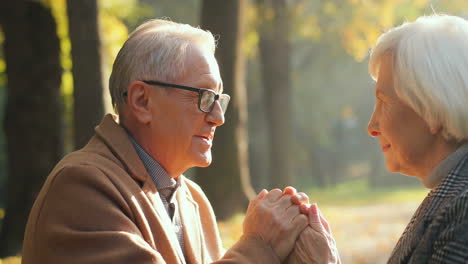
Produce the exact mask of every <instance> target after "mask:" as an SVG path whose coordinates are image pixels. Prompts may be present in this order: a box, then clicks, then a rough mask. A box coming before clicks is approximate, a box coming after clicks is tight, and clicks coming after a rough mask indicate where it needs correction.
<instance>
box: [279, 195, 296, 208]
mask: <svg viewBox="0 0 468 264" xmlns="http://www.w3.org/2000/svg"><path fill="white" fill-rule="evenodd" d="M291 205H294V204H293V203H292V202H291V195H283V196H281V198H279V200H278V201H277V202H276V203H275V206H277V207H278V208H279V209H284V210H286V208H288V207H290V206H291Z"/></svg>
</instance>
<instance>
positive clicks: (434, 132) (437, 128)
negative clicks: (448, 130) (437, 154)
mask: <svg viewBox="0 0 468 264" xmlns="http://www.w3.org/2000/svg"><path fill="white" fill-rule="evenodd" d="M441 130H442V126H441V125H436V126H434V127H432V128H431V134H432V135H437V134H438V133H439V132H440V131H441Z"/></svg>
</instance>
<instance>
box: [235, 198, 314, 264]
mask: <svg viewBox="0 0 468 264" xmlns="http://www.w3.org/2000/svg"><path fill="white" fill-rule="evenodd" d="M302 199H303V198H302ZM307 224H308V220H307V217H306V216H305V215H303V214H301V213H300V210H299V206H298V205H296V204H293V203H292V202H291V195H290V194H285V195H283V192H282V191H281V190H279V189H274V190H271V191H270V192H268V191H266V190H263V191H261V192H260V193H259V194H258V196H257V197H256V198H255V199H254V200H252V201H251V202H250V204H249V208H248V209H247V213H246V216H245V219H244V234H245V235H251V236H255V237H257V238H260V239H262V240H263V241H265V242H266V243H267V244H269V245H270V246H271V247H272V249H273V250H274V251H275V253H276V254H277V255H278V257H279V259H280V261H281V262H282V261H283V260H285V259H286V257H287V256H288V255H289V253H290V252H291V250H292V249H293V247H294V244H295V242H296V240H297V237H298V236H299V234H300V233H301V232H302V231H303V230H304V228H305V227H306V226H307Z"/></svg>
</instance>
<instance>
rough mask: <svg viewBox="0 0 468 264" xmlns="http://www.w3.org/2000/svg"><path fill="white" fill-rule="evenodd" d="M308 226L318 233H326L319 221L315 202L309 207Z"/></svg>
mask: <svg viewBox="0 0 468 264" xmlns="http://www.w3.org/2000/svg"><path fill="white" fill-rule="evenodd" d="M309 226H310V227H312V229H314V230H315V231H317V232H319V233H322V234H326V233H327V232H326V230H325V228H324V226H323V225H322V222H321V221H320V213H319V210H318V207H317V204H316V203H314V204H312V205H311V206H310V209H309Z"/></svg>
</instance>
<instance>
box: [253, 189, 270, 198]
mask: <svg viewBox="0 0 468 264" xmlns="http://www.w3.org/2000/svg"><path fill="white" fill-rule="evenodd" d="M267 194H268V191H267V190H266V189H263V190H262V191H261V192H259V193H258V195H257V198H256V199H263V198H264V197H265V196H266V195H267Z"/></svg>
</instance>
